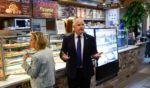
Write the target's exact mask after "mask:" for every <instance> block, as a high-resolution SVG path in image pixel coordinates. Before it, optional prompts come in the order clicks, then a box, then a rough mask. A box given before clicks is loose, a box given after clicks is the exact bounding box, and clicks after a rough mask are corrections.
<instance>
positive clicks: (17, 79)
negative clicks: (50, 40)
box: [0, 63, 66, 88]
mask: <svg viewBox="0 0 150 88" xmlns="http://www.w3.org/2000/svg"><path fill="white" fill-rule="evenodd" d="M65 66H66V63H56V64H55V69H56V72H57V71H59V70H62V69H64V68H65ZM56 74H57V73H56ZM29 79H30V76H29V75H27V74H17V75H10V76H8V78H7V79H6V80H2V81H0V88H5V87H8V86H11V85H15V84H18V83H21V82H24V81H28V80H29Z"/></svg>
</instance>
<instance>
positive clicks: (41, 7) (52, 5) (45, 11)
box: [33, 0, 58, 18]
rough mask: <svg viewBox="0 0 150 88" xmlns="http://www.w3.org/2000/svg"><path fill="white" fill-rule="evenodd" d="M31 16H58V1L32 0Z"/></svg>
mask: <svg viewBox="0 0 150 88" xmlns="http://www.w3.org/2000/svg"><path fill="white" fill-rule="evenodd" d="M33 16H34V17H36V18H53V17H57V16H58V3H57V2H55V1H43V0H34V2H33Z"/></svg>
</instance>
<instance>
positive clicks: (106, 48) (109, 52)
mask: <svg viewBox="0 0 150 88" xmlns="http://www.w3.org/2000/svg"><path fill="white" fill-rule="evenodd" d="M95 35H96V44H97V50H98V52H103V54H102V55H101V57H100V58H99V59H98V61H97V66H98V67H99V66H102V65H105V64H107V63H110V62H113V61H115V60H117V59H118V52H117V34H116V30H115V29H96V30H95Z"/></svg>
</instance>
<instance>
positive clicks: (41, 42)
mask: <svg viewBox="0 0 150 88" xmlns="http://www.w3.org/2000/svg"><path fill="white" fill-rule="evenodd" d="M31 35H32V36H33V38H34V40H35V47H34V48H35V50H41V49H45V47H46V46H47V44H48V39H47V37H46V36H45V35H44V34H43V33H42V32H31Z"/></svg>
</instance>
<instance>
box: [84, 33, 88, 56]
mask: <svg viewBox="0 0 150 88" xmlns="http://www.w3.org/2000/svg"><path fill="white" fill-rule="evenodd" d="M83 36H84V45H83V46H84V47H83V58H84V56H85V54H86V51H87V44H88V41H87V39H88V37H87V36H86V34H85V33H83Z"/></svg>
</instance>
